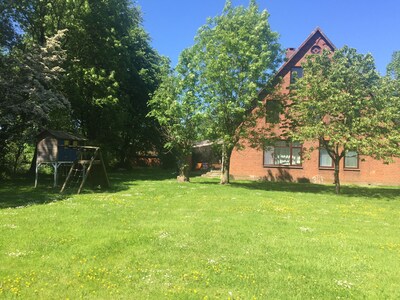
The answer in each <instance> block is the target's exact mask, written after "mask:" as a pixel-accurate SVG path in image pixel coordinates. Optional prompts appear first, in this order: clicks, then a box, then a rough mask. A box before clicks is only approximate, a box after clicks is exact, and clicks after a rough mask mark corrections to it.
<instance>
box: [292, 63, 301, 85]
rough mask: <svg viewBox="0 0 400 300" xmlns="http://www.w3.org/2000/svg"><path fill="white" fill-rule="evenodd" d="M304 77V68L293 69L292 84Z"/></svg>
mask: <svg viewBox="0 0 400 300" xmlns="http://www.w3.org/2000/svg"><path fill="white" fill-rule="evenodd" d="M303 75H304V73H303V68H302V67H293V68H292V69H291V70H290V84H293V83H296V80H297V79H299V78H302V77H303Z"/></svg>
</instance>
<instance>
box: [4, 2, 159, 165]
mask: <svg viewBox="0 0 400 300" xmlns="http://www.w3.org/2000/svg"><path fill="white" fill-rule="evenodd" d="M11 3H12V8H13V12H14V19H15V21H16V22H18V24H19V26H20V27H21V29H22V30H23V32H24V33H25V35H24V37H25V40H33V41H34V42H36V43H38V44H43V43H45V41H46V37H47V36H51V35H53V34H54V33H55V32H56V31H57V30H60V29H68V32H67V37H66V40H65V43H64V45H63V47H64V48H65V50H66V54H67V58H66V60H65V63H64V65H63V68H64V69H65V70H66V73H65V76H64V80H63V84H62V90H63V92H64V93H65V95H66V97H67V98H68V100H69V101H70V103H71V108H72V111H71V113H72V122H70V125H69V126H66V125H65V126H64V127H70V128H64V129H70V130H77V131H81V133H83V134H85V135H86V136H87V137H88V138H89V139H90V140H92V141H94V142H95V143H98V144H101V145H102V146H104V147H105V148H106V149H107V150H109V151H108V153H112V155H113V157H115V158H116V159H117V160H119V161H120V162H121V163H126V162H127V159H128V157H129V156H131V155H135V154H136V153H138V152H141V151H146V150H149V149H153V148H154V147H155V146H157V144H158V140H159V139H158V135H157V131H156V128H155V124H154V122H153V121H152V120H150V119H146V118H145V116H146V114H147V113H148V107H147V101H148V99H149V93H151V92H153V91H154V90H155V89H156V87H157V86H158V80H159V77H158V73H159V65H160V61H161V58H160V56H159V55H158V54H157V52H156V51H155V50H154V49H153V48H152V47H151V46H150V43H149V36H148V35H147V33H146V32H145V31H144V29H143V26H142V19H141V13H140V10H139V8H138V7H137V6H135V5H134V4H133V3H132V2H131V1H129V0H98V1H93V0H57V1H51V0H32V1H31V0H21V1H15V2H11ZM66 113H68V112H66Z"/></svg>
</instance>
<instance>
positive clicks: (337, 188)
mask: <svg viewBox="0 0 400 300" xmlns="http://www.w3.org/2000/svg"><path fill="white" fill-rule="evenodd" d="M334 162H335V175H334V178H335V191H336V194H337V195H339V194H340V179H339V163H340V159H335V161H334Z"/></svg>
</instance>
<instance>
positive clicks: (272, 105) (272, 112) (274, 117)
mask: <svg viewBox="0 0 400 300" xmlns="http://www.w3.org/2000/svg"><path fill="white" fill-rule="evenodd" d="M265 109H266V122H267V123H272V124H276V123H279V115H280V113H281V111H282V103H281V102H280V101H277V100H269V101H267V102H266V104H265Z"/></svg>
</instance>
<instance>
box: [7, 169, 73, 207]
mask: <svg viewBox="0 0 400 300" xmlns="http://www.w3.org/2000/svg"><path fill="white" fill-rule="evenodd" d="M44 181H45V182H46V184H44V185H40V186H38V187H37V188H36V189H35V188H34V186H33V185H34V182H33V180H32V178H30V177H22V176H20V177H15V178H13V179H10V180H7V181H5V182H2V183H1V185H0V209H5V208H15V207H20V206H29V205H36V204H46V203H50V202H54V201H61V200H64V199H66V198H68V196H67V195H61V194H59V193H58V191H59V188H53V187H52V182H51V181H50V180H49V178H45V180H44Z"/></svg>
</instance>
